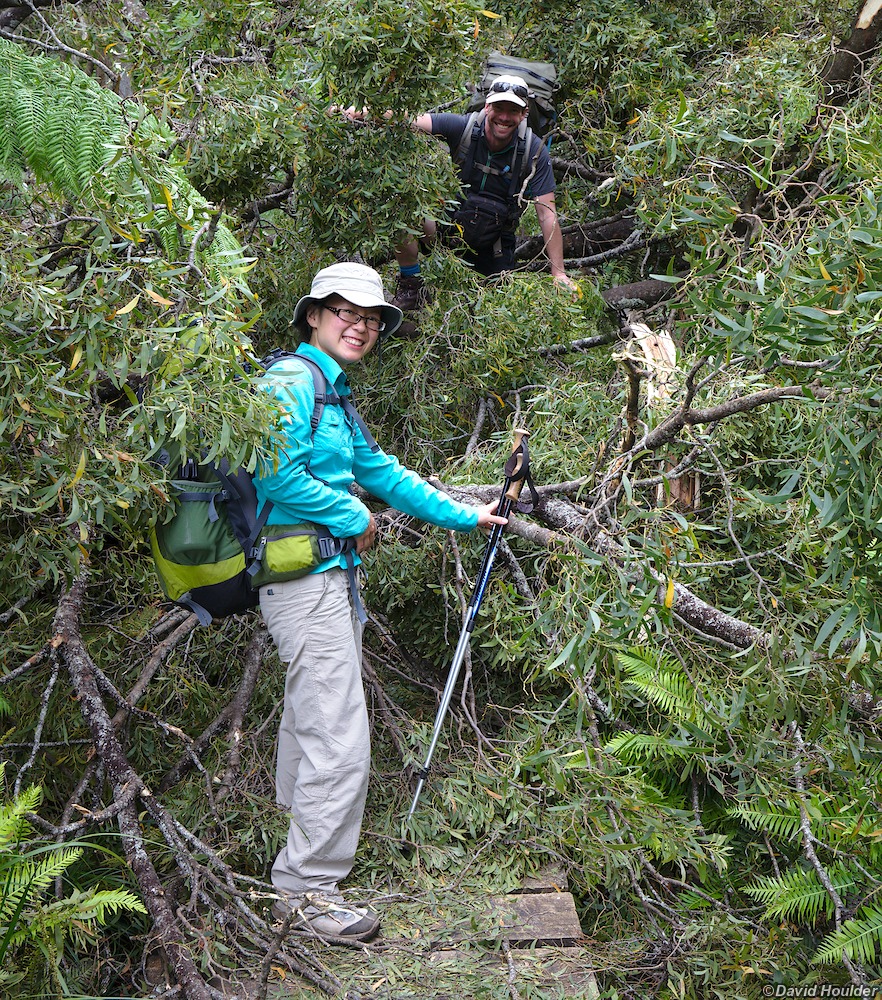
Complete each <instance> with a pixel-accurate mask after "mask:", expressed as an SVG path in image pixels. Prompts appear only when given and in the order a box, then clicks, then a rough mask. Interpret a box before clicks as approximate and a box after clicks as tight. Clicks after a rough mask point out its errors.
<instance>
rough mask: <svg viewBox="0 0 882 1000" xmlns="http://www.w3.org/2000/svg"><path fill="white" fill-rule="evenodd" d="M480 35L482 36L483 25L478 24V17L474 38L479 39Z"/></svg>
mask: <svg viewBox="0 0 882 1000" xmlns="http://www.w3.org/2000/svg"><path fill="white" fill-rule="evenodd" d="M480 34H481V25H480V24H478V19H477V17H476V18H475V30H474V34H473V37H474V38H477V37H478V35H480Z"/></svg>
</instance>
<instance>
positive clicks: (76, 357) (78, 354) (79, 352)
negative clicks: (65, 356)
mask: <svg viewBox="0 0 882 1000" xmlns="http://www.w3.org/2000/svg"><path fill="white" fill-rule="evenodd" d="M82 360H83V345H82V344H77V349H76V350H75V351H74V353H73V357H72V358H71V359H70V370H71V371H73V370H74V368H76V366H77V365H78V364H79V363H80V362H81V361H82Z"/></svg>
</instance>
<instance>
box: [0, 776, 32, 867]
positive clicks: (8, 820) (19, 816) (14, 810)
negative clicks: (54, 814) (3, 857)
mask: <svg viewBox="0 0 882 1000" xmlns="http://www.w3.org/2000/svg"><path fill="white" fill-rule="evenodd" d="M2 777H3V768H2V767H0V778H2ZM42 798H43V792H42V790H41V789H40V788H39V787H37V786H36V785H32V786H31V787H30V788H26V789H25V790H24V791H23V792H21V793H20V794H19V795H17V796H16V797H15V799H14V800H13V801H12V802H0V854H2V852H3V851H4V850H6V849H8V848H9V846H10V845H12V844H17V843H19V841H21V840H22V839H23V838H24V837H25V836H26V835H27V833H28V831H29V830H30V824H29V823H28V821H27V814H28V813H31V812H33V811H34V810H35V809H36V808H37V806H38V805H39V804H40V802H41V801H42Z"/></svg>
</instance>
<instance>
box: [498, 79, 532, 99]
mask: <svg viewBox="0 0 882 1000" xmlns="http://www.w3.org/2000/svg"><path fill="white" fill-rule="evenodd" d="M509 91H511V93H512V94H514V95H515V97H520V98H521V100H523V101H525V100H526V99H527V98H528V97H529V96H530V91H529V90H527V88H526V87H524V86H523V85H522V84H520V83H509V82H508V80H495V81H494V82H493V83H491V84H490V93H491V94H507V93H508V92H509Z"/></svg>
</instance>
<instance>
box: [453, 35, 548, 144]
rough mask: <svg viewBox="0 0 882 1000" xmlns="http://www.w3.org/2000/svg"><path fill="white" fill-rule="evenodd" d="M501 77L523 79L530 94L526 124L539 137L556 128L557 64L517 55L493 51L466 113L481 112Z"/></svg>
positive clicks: (485, 63) (486, 62) (483, 69)
mask: <svg viewBox="0 0 882 1000" xmlns="http://www.w3.org/2000/svg"><path fill="white" fill-rule="evenodd" d="M498 76H520V77H522V78H523V80H524V82H525V83H526V84H527V87H528V88H529V91H530V99H529V103H530V113H529V115H528V116H527V124H528V125H529V126H530V128H531V129H532V130H533V131H534V132H535V133H536V135H538V136H541V137H543V138H544V137H545V136H546V135H548V133H549V132H550V131H551V130H552V129H553V128H554V125H555V122H556V121H557V111H556V110H555V107H554V93H555V91H556V90H557V89H558V84H557V69H556V67H555V65H554V63H550V62H535V61H533V60H530V59H518V58H516V57H515V56H507V55H503V53H501V52H495V51H494V52H491V53H490V55H489V56H487V58H486V59H485V60H484V65H483V67H482V73H481V79H480V80H479V81H478V83H477V84H476V85H475V87H474V90H473V91H472V97H471V101H470V102H469V106H468V107H467V108H466V110H467V111H480V110H481V108H483V107H484V101H485V100H486V99H487V94H488V93H489V92H490V85H491V84H492V83H493V81H494V80H495V79H496V77H498Z"/></svg>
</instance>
